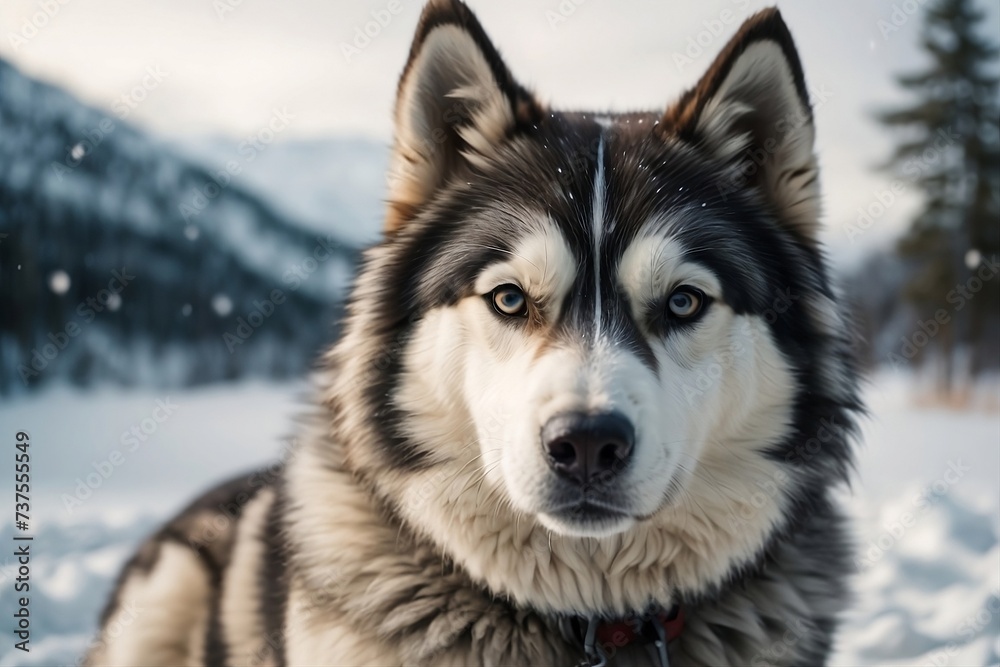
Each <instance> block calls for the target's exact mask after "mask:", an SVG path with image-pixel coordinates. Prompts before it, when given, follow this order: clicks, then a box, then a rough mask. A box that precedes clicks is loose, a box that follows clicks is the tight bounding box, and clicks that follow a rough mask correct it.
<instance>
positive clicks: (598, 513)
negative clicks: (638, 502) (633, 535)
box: [539, 496, 634, 536]
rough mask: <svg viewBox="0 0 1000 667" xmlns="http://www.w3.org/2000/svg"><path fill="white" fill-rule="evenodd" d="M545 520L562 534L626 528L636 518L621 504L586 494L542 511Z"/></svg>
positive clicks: (598, 533)
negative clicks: (586, 495)
mask: <svg viewBox="0 0 1000 667" xmlns="http://www.w3.org/2000/svg"><path fill="white" fill-rule="evenodd" d="M539 518H540V519H541V521H542V523H543V524H545V525H546V526H548V527H549V528H551V529H552V530H554V531H556V532H558V533H562V534H575V535H583V536H604V535H609V534H613V533H617V532H620V531H622V530H624V529H625V528H626V527H627V526H628V525H631V524H632V523H633V521H634V517H633V516H632V513H631V512H630V511H628V510H627V509H625V508H624V507H621V506H620V505H618V504H615V503H611V502H608V501H605V500H601V499H599V498H593V497H589V496H588V497H585V498H581V499H578V500H575V501H573V502H570V503H563V504H560V505H557V506H556V507H553V508H549V509H546V510H544V511H543V512H540V513H539Z"/></svg>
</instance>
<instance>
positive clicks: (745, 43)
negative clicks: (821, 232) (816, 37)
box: [660, 8, 820, 243]
mask: <svg viewBox="0 0 1000 667" xmlns="http://www.w3.org/2000/svg"><path fill="white" fill-rule="evenodd" d="M660 127H661V128H662V129H661V132H664V133H666V134H668V135H673V136H676V137H679V138H680V139H682V140H684V141H687V142H690V143H693V144H696V145H699V146H702V147H704V148H705V149H707V150H708V151H710V152H711V153H712V154H713V155H714V156H715V157H717V158H720V159H722V160H725V161H727V162H729V163H730V165H731V169H730V171H729V172H728V174H729V175H727V176H724V177H723V178H722V182H721V184H720V190H721V191H722V193H723V195H725V193H726V191H728V192H730V193H732V192H735V191H737V190H739V189H741V188H743V187H744V186H757V187H758V188H760V190H761V191H762V192H763V194H764V196H765V197H766V199H767V200H768V201H769V203H770V204H771V205H772V206H773V207H774V210H775V213H776V214H777V215H778V217H779V219H780V220H781V221H782V222H783V223H784V224H785V225H786V226H788V227H789V228H790V229H792V230H793V231H794V232H796V233H797V234H799V236H800V238H802V239H803V240H806V241H807V242H809V243H815V241H816V237H817V232H818V226H819V212H820V211H819V180H818V167H817V164H816V158H815V155H814V154H813V139H814V134H815V132H814V126H813V117H812V109H811V108H810V105H809V95H808V92H807V91H806V85H805V78H804V76H803V74H802V65H801V63H800V62H799V56H798V52H797V51H796V50H795V44H794V43H793V41H792V36H791V34H790V33H789V32H788V28H787V27H786V26H785V22H784V21H782V20H781V14H780V13H779V12H778V10H777V9H775V8H771V9H766V10H764V11H761V12H759V13H757V14H755V15H754V16H752V17H751V18H749V19H747V21H746V22H745V23H744V24H743V26H742V27H741V28H740V30H739V32H738V33H737V34H736V36H735V37H733V39H732V40H730V42H729V44H727V45H726V47H725V48H724V49H723V50H722V53H720V54H719V56H718V57H717V58H716V59H715V62H714V63H712V66H711V67H710V68H709V70H708V72H706V74H705V76H704V77H702V79H701V81H700V82H699V83H698V85H697V86H695V87H694V88H693V89H691V90H689V91H688V92H687V93H685V94H684V95H683V97H681V99H680V101H678V102H677V104H675V105H674V106H673V107H671V108H670V109H669V110H668V111H667V113H666V114H665V115H664V117H663V121H662V122H661V123H660Z"/></svg>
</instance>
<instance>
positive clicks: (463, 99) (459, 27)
mask: <svg viewBox="0 0 1000 667" xmlns="http://www.w3.org/2000/svg"><path fill="white" fill-rule="evenodd" d="M539 114H540V107H539V105H538V104H537V103H536V102H535V100H534V98H533V97H532V96H531V94H530V93H528V91H527V90H525V89H524V88H523V87H522V86H520V85H519V84H518V83H517V82H516V81H515V80H514V78H513V77H512V76H511V74H510V72H509V71H508V69H507V66H506V65H505V64H504V63H503V60H501V58H500V54H499V53H498V52H497V50H496V48H494V46H493V44H491V43H490V40H489V38H487V36H486V33H485V32H484V31H483V28H482V26H480V25H479V21H478V20H476V17H475V16H474V15H473V13H472V12H471V11H470V10H469V8H468V7H466V6H465V4H464V3H463V2H461V1H460V0H431V1H430V2H428V3H427V6H426V7H424V11H423V14H422V15H421V17H420V23H419V24H418V26H417V32H416V35H415V36H414V38H413V45H412V47H411V48H410V57H409V60H408V61H407V63H406V68H405V69H404V70H403V75H402V77H401V78H400V81H399V90H398V93H397V97H396V131H395V141H394V145H393V151H392V162H391V165H390V168H389V208H388V211H387V213H386V221H385V231H386V233H387V234H392V233H394V232H395V231H396V230H398V229H399V228H400V227H402V226H403V225H404V224H405V223H406V222H407V221H409V220H410V219H411V218H413V216H415V215H416V214H417V213H418V212H419V211H420V209H421V207H422V206H423V205H424V204H426V203H427V202H428V201H429V200H430V199H431V197H432V196H433V195H434V193H435V192H436V191H437V189H438V188H440V187H442V186H443V185H445V184H446V183H447V182H448V180H449V179H450V178H452V177H454V176H455V175H457V174H458V173H460V172H461V171H463V170H464V169H467V168H468V167H469V166H470V165H471V164H475V163H476V161H477V160H481V159H482V158H483V157H484V156H487V155H489V153H490V152H491V151H492V150H493V149H494V148H495V147H496V146H497V145H498V144H499V143H500V142H502V141H503V140H504V139H505V138H506V137H507V136H508V135H509V134H510V133H511V132H512V130H513V129H514V128H515V126H517V125H518V124H525V123H529V122H533V121H536V119H537V117H538V115H539Z"/></svg>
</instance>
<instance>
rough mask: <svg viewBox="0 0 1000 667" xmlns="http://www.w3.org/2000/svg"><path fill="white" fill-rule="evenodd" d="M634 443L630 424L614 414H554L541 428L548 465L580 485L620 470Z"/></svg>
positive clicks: (622, 417) (621, 416)
mask: <svg viewBox="0 0 1000 667" xmlns="http://www.w3.org/2000/svg"><path fill="white" fill-rule="evenodd" d="M634 441H635V429H633V428H632V423H631V422H630V421H629V420H628V419H626V418H625V416H624V415H622V414H620V413H617V412H601V413H597V414H583V413H575V412H574V413H567V414H562V415H557V416H555V417H553V418H552V419H550V420H549V421H548V423H547V424H545V426H544V427H543V428H542V446H543V447H544V448H545V453H546V455H547V457H546V458H547V459H548V462H549V465H550V466H551V467H552V469H553V470H555V471H556V472H557V473H559V474H561V475H564V476H566V477H569V478H571V479H574V480H576V481H577V482H579V483H581V484H585V483H587V482H591V481H594V479H595V478H596V477H597V476H598V475H602V474H604V473H610V472H612V471H614V470H615V469H617V468H621V467H622V466H623V465H624V464H625V462H626V461H628V458H629V456H631V454H632V445H633V443H634Z"/></svg>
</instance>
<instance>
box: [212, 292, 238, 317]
mask: <svg viewBox="0 0 1000 667" xmlns="http://www.w3.org/2000/svg"><path fill="white" fill-rule="evenodd" d="M212 310H214V311H215V314H216V315H218V316H219V317H225V316H226V315H228V314H229V313H231V312H233V302H232V300H231V299H230V298H229V297H228V296H226V295H225V294H216V295H215V296H213V297H212Z"/></svg>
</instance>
